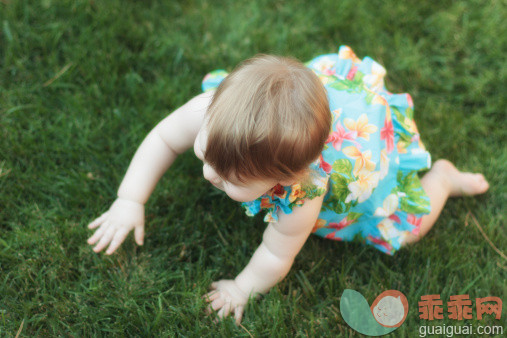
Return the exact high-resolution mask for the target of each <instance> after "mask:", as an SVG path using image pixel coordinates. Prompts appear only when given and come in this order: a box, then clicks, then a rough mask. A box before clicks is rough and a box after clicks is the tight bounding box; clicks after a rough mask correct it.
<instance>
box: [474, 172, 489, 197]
mask: <svg viewBox="0 0 507 338" xmlns="http://www.w3.org/2000/svg"><path fill="white" fill-rule="evenodd" d="M476 177H477V191H478V193H479V194H482V193H485V192H486V191H487V190H488V189H489V183H488V181H486V178H485V177H484V175H483V174H476Z"/></svg>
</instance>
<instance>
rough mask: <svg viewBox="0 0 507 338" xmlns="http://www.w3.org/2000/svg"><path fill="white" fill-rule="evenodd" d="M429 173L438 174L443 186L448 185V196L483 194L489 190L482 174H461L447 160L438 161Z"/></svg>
mask: <svg viewBox="0 0 507 338" xmlns="http://www.w3.org/2000/svg"><path fill="white" fill-rule="evenodd" d="M431 171H434V172H435V173H436V174H439V175H440V176H441V177H442V179H443V183H444V184H448V185H449V191H450V196H466V195H477V194H483V193H485V192H486V191H487V190H488V189H489V183H488V181H486V179H485V178H484V176H483V175H482V174H476V173H468V172H461V171H459V170H458V169H456V167H455V166H454V164H452V163H451V162H449V161H448V160H443V159H442V160H438V161H436V162H435V163H434V164H433V167H432V168H431Z"/></svg>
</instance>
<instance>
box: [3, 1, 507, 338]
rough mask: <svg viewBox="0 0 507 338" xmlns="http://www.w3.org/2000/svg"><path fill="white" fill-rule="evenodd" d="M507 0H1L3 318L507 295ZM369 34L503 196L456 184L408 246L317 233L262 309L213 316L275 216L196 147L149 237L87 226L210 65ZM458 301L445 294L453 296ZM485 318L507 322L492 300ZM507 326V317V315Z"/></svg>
mask: <svg viewBox="0 0 507 338" xmlns="http://www.w3.org/2000/svg"><path fill="white" fill-rule="evenodd" d="M505 14H506V6H505V3H504V2H503V1H497V0H491V1H487V2H483V1H439V2H431V3H430V2H424V1H423V2H421V1H403V2H402V1H394V0H389V1H348V0H347V1H345V0H344V1H334V0H333V1H331V0H329V1H302V0H297V1H291V2H284V1H255V2H254V1H232V0H229V1H204V0H202V1H200V0H194V1H143V2H141V1H117V0H112V1H93V0H91V1H83V0H79V1H63V0H62V1H56V0H54V1H52V0H44V1H24V0H19V1H12V0H2V1H0V25H1V27H0V28H1V29H0V133H1V137H0V152H1V157H0V210H1V212H0V231H1V238H0V335H1V336H15V335H16V333H17V332H18V330H19V331H20V334H21V336H33V335H39V336H55V335H61V336H104V335H114V336H169V335H174V334H183V335H188V336H201V335H213V336H214V335H226V336H229V335H235V336H248V335H249V334H252V335H254V336H285V335H291V336H306V335H310V336H320V335H345V336H354V335H358V334H356V333H354V332H353V331H352V330H351V329H350V328H349V327H348V326H347V325H346V323H345V322H344V321H343V319H342V317H341V315H340V311H339V296H340V295H341V292H342V291H343V289H344V288H350V289H354V290H357V291H359V292H361V293H362V294H363V295H364V296H365V297H366V298H367V299H368V301H369V302H370V303H371V302H372V301H373V300H374V299H375V297H376V296H377V295H378V294H380V293H381V292H382V291H385V290H387V289H397V290H400V291H402V292H403V293H404V294H405V295H406V296H407V298H408V302H409V305H410V307H411V308H410V312H409V315H408V317H407V320H406V322H405V323H404V324H403V325H402V327H400V328H399V329H398V330H396V331H395V332H394V333H393V334H391V336H414V335H416V334H417V333H418V327H419V325H425V324H429V325H436V324H442V323H445V324H446V325H460V324H463V323H461V322H457V321H453V320H450V319H447V317H446V319H444V320H443V321H436V322H426V321H423V320H421V319H419V318H418V315H419V313H418V307H417V302H418V300H420V297H421V296H422V295H426V294H434V293H436V294H441V297H442V299H444V304H445V300H446V299H449V296H450V295H454V294H463V293H468V294H470V298H472V299H474V298H476V297H486V296H490V295H492V296H498V297H501V298H502V299H503V301H504V302H505V301H507V288H506V283H505V280H506V270H507V262H506V261H505V260H504V259H502V258H501V256H500V255H499V254H498V253H496V252H495V251H494V250H493V249H492V247H491V246H490V245H489V244H488V242H487V241H486V240H485V239H484V237H483V236H482V235H481V233H480V232H479V231H478V229H477V228H476V227H475V225H474V223H473V222H472V221H471V217H467V214H468V213H471V214H473V215H474V216H475V217H476V218H477V220H478V223H479V224H480V225H481V226H482V228H483V229H484V232H485V234H486V235H487V236H488V237H489V238H490V239H491V241H492V242H493V243H495V245H496V246H497V247H498V248H499V249H500V250H502V251H503V252H504V253H505V252H506V251H507V248H506V246H505V243H507V238H506V234H505V215H507V209H506V207H505V205H506V204H507V200H506V195H507V194H506V193H507V192H506V165H505V163H507V152H506V151H505V144H506V141H507V137H506V136H507V134H506V132H505V128H506V125H505V106H506V100H505V97H506V96H505V92H506V82H505V75H506V74H505V72H506V69H507V67H506V62H505V53H506V51H507V50H506V47H507V44H506V42H507V41H506V40H507V34H506V28H505V27H506V26H505V24H504V21H505V20H504V19H505ZM340 44H347V45H350V46H351V47H352V48H353V49H354V50H355V51H356V53H357V54H358V55H359V56H361V57H362V56H366V55H369V56H371V57H373V58H374V59H376V60H378V61H380V62H381V63H382V64H384V65H385V66H386V68H387V69H388V78H387V84H388V88H389V89H390V90H391V91H393V92H409V93H411V94H412V96H413V97H414V100H415V105H416V111H415V113H416V120H417V123H418V126H419V129H420V131H421V134H422V137H423V140H424V141H425V144H426V146H427V148H429V150H430V152H431V153H432V155H433V157H434V159H437V158H442V157H444V158H448V159H450V160H452V161H454V162H455V163H456V164H457V165H458V166H459V167H460V168H461V169H466V170H471V171H479V172H483V173H484V174H485V176H486V177H487V178H488V179H489V181H490V183H491V189H490V191H489V193H488V194H486V195H484V196H480V197H477V198H460V199H454V200H450V201H449V202H448V205H447V206H446V208H445V209H444V211H443V213H442V216H441V218H440V219H439V221H438V222H437V224H436V225H435V228H434V230H433V231H431V232H430V234H429V235H428V236H427V237H425V238H424V240H423V241H422V242H420V243H419V244H417V245H415V246H413V247H410V248H408V249H403V250H402V251H400V252H399V253H397V254H396V255H395V256H393V257H390V256H386V255H383V254H381V253H379V252H377V251H376V250H375V249H372V248H368V247H362V246H360V245H357V244H349V243H336V242H332V241H328V240H323V239H320V238H316V237H311V238H310V239H309V240H308V242H307V244H306V245H305V247H304V248H303V250H302V252H301V253H300V255H299V256H298V258H297V259H296V262H295V265H294V267H293V269H292V270H291V272H290V273H289V275H288V276H287V278H286V279H285V280H284V281H283V282H281V283H280V284H279V285H278V286H276V287H275V288H274V289H273V290H272V291H271V292H270V293H269V294H267V295H266V296H265V297H264V299H263V300H261V301H258V302H253V303H252V304H250V305H249V307H248V308H247V312H246V315H245V318H244V321H243V323H242V325H243V326H242V327H236V326H235V325H234V324H233V322H232V320H228V321H224V322H221V323H218V324H214V323H213V318H212V317H206V316H205V315H204V304H203V302H202V300H201V299H200V296H201V295H202V294H204V293H205V292H206V290H207V288H208V287H209V284H210V283H211V281H213V280H216V279H221V278H232V277H234V276H235V274H237V273H238V272H239V271H240V269H241V268H242V267H243V266H244V265H245V264H246V263H247V262H248V259H249V257H250V255H251V253H252V252H253V250H254V249H255V248H256V245H258V243H259V241H260V238H261V234H262V231H263V228H264V224H263V222H262V219H261V218H259V217H257V218H254V219H250V218H247V217H246V216H244V215H243V212H242V210H241V209H240V207H239V206H238V205H237V204H236V203H235V202H233V201H230V200H228V199H227V198H226V197H225V196H224V195H222V194H219V193H217V192H215V191H214V190H213V187H212V186H211V185H209V184H205V181H204V179H203V178H202V176H201V167H200V164H199V161H198V160H197V159H196V158H195V157H194V156H193V154H192V153H190V152H188V153H185V154H183V155H182V156H181V157H180V158H179V159H178V160H177V161H176V163H175V164H174V166H173V168H171V170H170V171H169V172H168V173H167V174H166V175H165V177H164V178H163V179H162V180H161V182H160V183H159V186H158V188H157V189H156V191H155V192H154V194H153V195H152V197H151V199H150V201H149V202H148V204H147V209H146V210H147V216H146V219H147V227H146V229H147V235H146V240H145V245H144V246H143V247H136V245H135V244H134V241H133V239H132V238H131V237H130V238H129V239H128V241H127V242H126V243H125V244H124V245H123V246H122V248H121V249H120V250H119V252H118V253H117V254H115V255H113V256H110V257H107V256H104V255H96V254H94V253H93V252H92V251H91V248H90V247H89V246H88V245H87V244H86V239H87V237H88V236H89V235H90V234H91V232H90V231H89V230H87V229H86V224H87V223H88V222H89V221H90V220H92V219H93V218H94V217H96V216H97V215H98V214H100V213H101V212H103V211H104V210H106V209H107V208H108V206H109V205H110V203H111V202H112V201H113V199H114V197H115V193H116V190H117V187H118V185H119V183H120V181H121V179H122V177H123V174H124V173H125V170H126V168H127V166H128V163H129V161H130V159H131V157H132V155H133V153H134V151H135V149H136V147H137V146H138V145H139V144H140V142H141V140H142V139H143V138H144V136H145V135H146V134H147V132H148V131H149V130H150V129H151V128H152V127H153V126H154V125H155V124H156V123H157V122H158V121H160V120H161V119H162V118H163V117H164V116H166V115H167V114H169V113H170V112H171V111H173V110H174V109H175V108H177V107H178V106H179V105H181V104H183V103H184V102H185V101H186V100H187V99H189V98H190V97H192V96H193V95H196V94H198V93H199V91H200V81H201V79H202V77H203V75H204V74H206V73H207V72H208V71H210V70H212V69H216V68H227V69H231V68H232V67H233V66H234V65H235V64H237V63H238V62H239V61H241V60H243V59H245V58H248V57H250V56H252V55H254V54H256V53H259V52H264V53H273V54H282V55H292V56H295V57H297V58H299V59H300V60H309V59H310V58H312V57H314V56H316V55H318V54H322V53H329V52H333V51H336V50H337V46H338V45H340ZM444 311H445V309H444ZM473 313H474V320H472V321H466V322H465V324H467V323H470V322H471V323H473V324H474V326H478V325H495V324H496V325H498V324H499V323H502V322H503V323H505V318H506V313H505V306H504V311H503V316H502V320H501V321H495V320H492V319H491V317H489V316H487V318H486V319H483V320H482V321H479V320H476V319H475V318H476V317H475V306H474V311H473ZM505 329H507V328H506V327H504V330H505Z"/></svg>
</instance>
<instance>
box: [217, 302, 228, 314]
mask: <svg viewBox="0 0 507 338" xmlns="http://www.w3.org/2000/svg"><path fill="white" fill-rule="evenodd" d="M229 313H231V303H229V302H227V303H225V304H224V306H222V308H221V309H220V311H218V318H225V317H227V316H228V315H229Z"/></svg>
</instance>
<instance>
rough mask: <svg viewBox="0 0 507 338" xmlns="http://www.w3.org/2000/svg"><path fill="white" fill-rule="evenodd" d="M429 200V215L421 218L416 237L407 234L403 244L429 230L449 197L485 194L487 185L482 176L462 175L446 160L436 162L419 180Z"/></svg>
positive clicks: (416, 238) (418, 237)
mask: <svg viewBox="0 0 507 338" xmlns="http://www.w3.org/2000/svg"><path fill="white" fill-rule="evenodd" d="M421 184H422V187H423V189H424V191H425V192H426V194H427V195H428V196H429V198H430V203H431V213H430V214H429V215H425V216H423V218H422V220H421V229H420V232H419V234H418V235H414V234H409V235H408V236H407V238H406V239H405V241H404V243H403V244H409V243H414V242H417V241H418V240H419V239H421V238H422V237H423V236H424V235H426V233H427V232H428V231H429V230H430V229H431V227H432V226H433V224H435V221H436V220H437V218H438V216H439V215H440V212H441V211H442V208H443V207H444V205H445V202H446V201H447V198H449V197H455V196H464V195H477V194H482V193H484V192H486V191H487V190H488V188H489V184H488V182H487V181H486V179H485V178H484V176H483V175H482V174H474V173H464V172H461V171H459V170H458V169H456V167H455V166H454V165H453V164H452V163H451V162H449V161H447V160H438V161H436V162H435V163H434V164H433V166H432V168H431V170H430V171H428V173H426V175H424V177H423V178H422V179H421Z"/></svg>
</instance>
